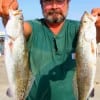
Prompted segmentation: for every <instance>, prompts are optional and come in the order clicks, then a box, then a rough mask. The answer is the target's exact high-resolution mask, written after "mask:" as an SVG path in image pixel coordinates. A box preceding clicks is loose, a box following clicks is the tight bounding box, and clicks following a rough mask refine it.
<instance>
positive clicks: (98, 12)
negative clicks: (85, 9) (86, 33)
mask: <svg viewBox="0 0 100 100" xmlns="http://www.w3.org/2000/svg"><path fill="white" fill-rule="evenodd" d="M91 14H92V15H93V16H97V21H96V27H100V8H94V9H92V11H91Z"/></svg>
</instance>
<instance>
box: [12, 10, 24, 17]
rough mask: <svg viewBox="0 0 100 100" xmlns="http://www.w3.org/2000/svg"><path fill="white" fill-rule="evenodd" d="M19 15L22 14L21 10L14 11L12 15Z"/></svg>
mask: <svg viewBox="0 0 100 100" xmlns="http://www.w3.org/2000/svg"><path fill="white" fill-rule="evenodd" d="M21 13H22V10H15V12H14V15H15V16H16V15H19V14H21Z"/></svg>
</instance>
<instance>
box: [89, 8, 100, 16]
mask: <svg viewBox="0 0 100 100" xmlns="http://www.w3.org/2000/svg"><path fill="white" fill-rule="evenodd" d="M91 13H92V15H94V16H98V17H100V8H94V9H92V11H91Z"/></svg>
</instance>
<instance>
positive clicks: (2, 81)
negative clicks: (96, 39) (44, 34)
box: [0, 45, 100, 100]
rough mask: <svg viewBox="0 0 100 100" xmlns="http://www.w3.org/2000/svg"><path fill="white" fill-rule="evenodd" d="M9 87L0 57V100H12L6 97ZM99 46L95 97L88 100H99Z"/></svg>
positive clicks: (99, 49)
mask: <svg viewBox="0 0 100 100" xmlns="http://www.w3.org/2000/svg"><path fill="white" fill-rule="evenodd" d="M8 87H9V85H8V79H7V74H6V69H5V66H4V56H0V100H12V99H11V98H8V97H7V96H6V90H7V88H8ZM99 92H100V45H98V56H97V72H96V79H95V96H94V97H93V98H91V99H89V100H100V93H99ZM66 100H67V99H66Z"/></svg>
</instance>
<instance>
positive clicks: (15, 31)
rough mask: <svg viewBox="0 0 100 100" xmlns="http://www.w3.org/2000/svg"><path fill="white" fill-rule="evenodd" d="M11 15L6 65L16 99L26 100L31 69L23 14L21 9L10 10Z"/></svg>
mask: <svg viewBox="0 0 100 100" xmlns="http://www.w3.org/2000/svg"><path fill="white" fill-rule="evenodd" d="M9 17H10V18H9V20H8V23H7V25H6V37H5V66H6V69H7V74H8V80H9V84H10V89H11V91H12V93H13V98H14V100H25V95H26V91H27V86H28V82H29V77H30V70H29V64H28V52H27V49H26V43H25V37H24V34H23V16H22V12H21V11H20V10H15V11H13V10H10V11H9Z"/></svg>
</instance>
